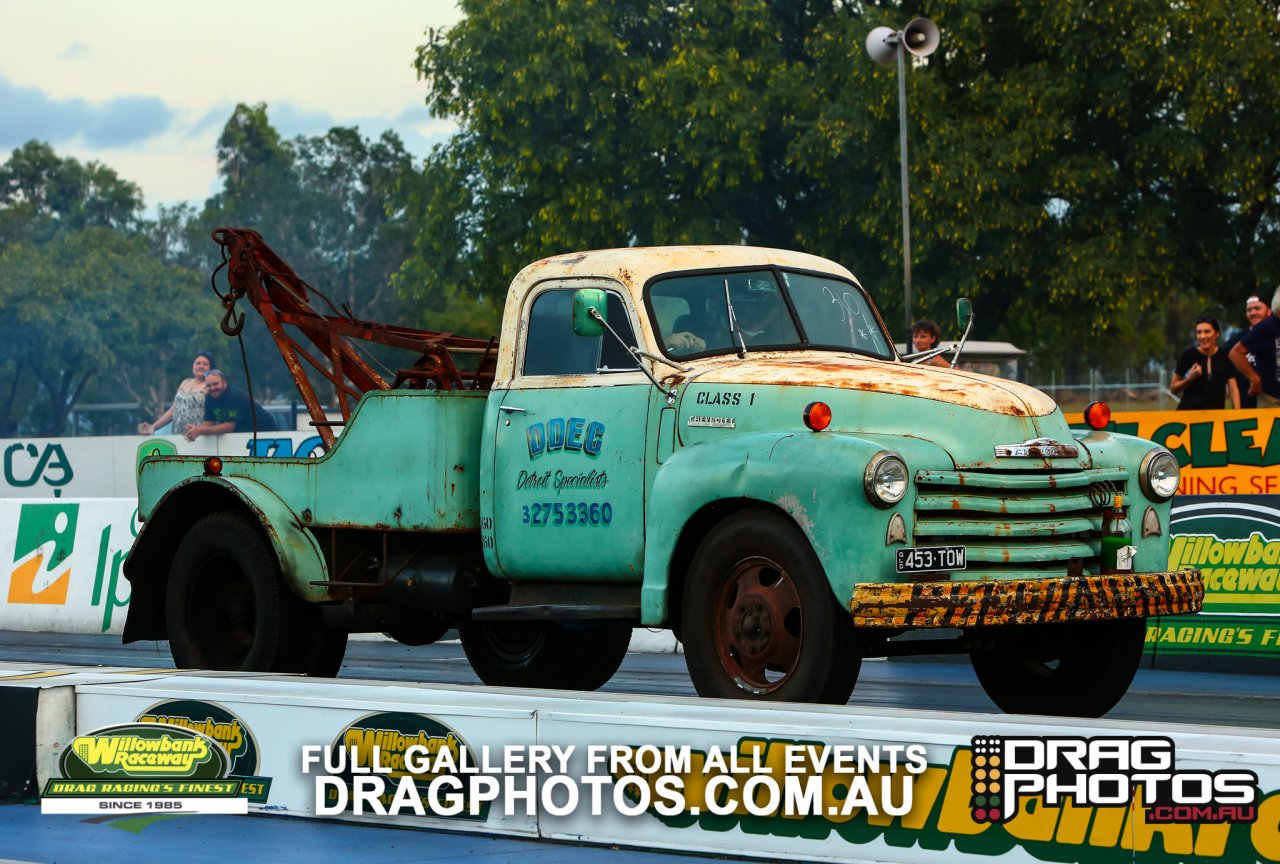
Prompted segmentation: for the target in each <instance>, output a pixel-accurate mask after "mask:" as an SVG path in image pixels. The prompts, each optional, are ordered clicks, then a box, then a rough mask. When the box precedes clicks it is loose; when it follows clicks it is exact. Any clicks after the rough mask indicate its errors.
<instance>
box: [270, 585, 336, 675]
mask: <svg viewBox="0 0 1280 864" xmlns="http://www.w3.org/2000/svg"><path fill="white" fill-rule="evenodd" d="M281 594H282V595H283V596H282V597H281V602H282V604H284V606H285V609H286V613H287V614H286V615H285V624H286V626H287V627H288V631H286V632H285V633H283V634H282V635H281V637H280V638H281V640H282V642H281V644H280V650H279V656H278V657H277V659H276V662H275V665H274V666H273V667H272V671H273V672H298V673H301V674H303V675H309V676H311V677H312V678H335V677H337V675H338V670H339V669H341V668H342V660H343V658H344V657H345V656H346V654H347V634H346V632H345V631H342V630H333V629H330V628H327V627H325V626H324V616H323V614H322V613H321V611H320V607H319V606H314V605H312V604H310V603H307V602H306V601H305V600H302V599H301V598H299V597H296V596H294V595H293V594H291V593H289V592H288V591H287V590H284V589H282V590H281Z"/></svg>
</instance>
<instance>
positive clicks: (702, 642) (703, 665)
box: [681, 511, 862, 705]
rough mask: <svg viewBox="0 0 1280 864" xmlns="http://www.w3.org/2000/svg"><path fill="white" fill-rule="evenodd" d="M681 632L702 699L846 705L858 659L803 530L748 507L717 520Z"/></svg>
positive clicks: (690, 584)
mask: <svg viewBox="0 0 1280 864" xmlns="http://www.w3.org/2000/svg"><path fill="white" fill-rule="evenodd" d="M681 634H682V636H683V638H684V646H685V662H686V664H687V665H688V667H689V677H690V678H692V679H693V686H694V687H695V688H696V689H697V691H698V694H699V695H701V696H714V697H720V698H739V699H761V700H779V701H788V702H826V703H832V704H839V705H843V704H844V703H845V702H847V701H849V694H850V693H852V692H853V686H854V684H855V682H856V681H857V679H858V672H859V670H860V669H861V666H862V657H861V655H860V654H859V652H858V650H857V645H856V640H855V638H854V628H853V622H852V620H851V619H850V617H849V613H848V611H847V610H845V609H842V608H841V607H840V604H839V603H837V602H836V599H835V597H834V596H833V595H832V593H831V588H830V586H829V585H828V583H827V579H826V576H825V575H824V573H823V570H822V564H821V563H820V562H819V561H818V558H817V556H816V555H815V554H814V552H813V549H812V548H811V547H810V545H809V542H808V540H807V539H806V538H805V536H804V535H803V534H802V533H801V532H800V529H799V528H797V527H796V525H795V524H794V523H793V522H792V521H791V520H789V519H787V518H786V517H784V516H782V515H780V514H777V513H768V512H763V511H754V512H746V513H740V514H738V515H736V516H732V517H730V518H729V519H727V520H725V521H724V522H722V523H720V524H719V525H717V526H716V527H715V528H714V529H712V531H711V532H710V533H709V534H708V535H707V537H706V539H705V540H703V541H702V544H701V545H700V546H699V547H698V551H697V553H696V554H695V555H694V557H693V563H692V565H691V567H690V571H689V578H688V580H687V582H686V583H685V589H684V596H683V599H682V607H681Z"/></svg>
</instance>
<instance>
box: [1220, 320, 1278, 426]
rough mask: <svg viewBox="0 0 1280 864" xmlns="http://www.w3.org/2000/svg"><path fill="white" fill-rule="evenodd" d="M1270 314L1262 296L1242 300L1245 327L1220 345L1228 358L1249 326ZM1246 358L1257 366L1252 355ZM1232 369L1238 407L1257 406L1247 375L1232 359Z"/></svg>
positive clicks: (1250, 363)
mask: <svg viewBox="0 0 1280 864" xmlns="http://www.w3.org/2000/svg"><path fill="white" fill-rule="evenodd" d="M1270 315H1271V307H1270V306H1268V305H1267V304H1266V301H1265V300H1263V299H1262V298H1260V297H1258V296H1256V295H1255V296H1252V297H1250V298H1249V299H1248V300H1245V301H1244V320H1245V321H1246V322H1247V323H1246V324H1245V328H1244V329H1243V330H1241V331H1240V332H1238V333H1236V335H1234V336H1232V337H1231V338H1230V339H1228V340H1227V341H1226V343H1225V344H1224V345H1223V346H1222V350H1223V351H1225V352H1226V353H1227V357H1228V359H1231V353H1232V351H1233V349H1234V348H1235V347H1236V345H1238V344H1239V343H1240V340H1241V339H1243V338H1244V337H1245V334H1246V333H1248V332H1249V330H1250V329H1251V328H1253V327H1256V326H1257V325H1258V322H1259V321H1261V320H1262V319H1263V318H1267V317H1269V316H1270ZM1248 360H1249V365H1250V366H1252V367H1253V368H1254V369H1257V368H1258V364H1257V363H1255V362H1254V357H1253V355H1252V354H1249V355H1248ZM1232 369H1233V370H1234V371H1235V377H1236V388H1237V389H1238V390H1239V391H1240V407H1241V408H1257V407H1258V397H1257V396H1250V395H1249V378H1248V376H1246V375H1245V374H1244V373H1243V372H1241V371H1240V370H1239V369H1235V361H1234V360H1232Z"/></svg>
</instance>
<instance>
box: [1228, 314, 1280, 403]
mask: <svg viewBox="0 0 1280 864" xmlns="http://www.w3.org/2000/svg"><path fill="white" fill-rule="evenodd" d="M1277 301H1280V289H1278V290H1277V291H1276V294H1275V296H1274V297H1272V298H1271V312H1272V314H1271V315H1267V316H1265V317H1264V318H1263V319H1262V320H1261V321H1259V322H1258V323H1257V324H1254V325H1253V327H1251V328H1249V332H1248V333H1246V334H1244V335H1243V336H1241V337H1240V341H1239V342H1237V343H1236V346H1235V347H1234V348H1232V349H1231V362H1232V363H1234V364H1235V366H1236V368H1237V369H1239V370H1240V374H1241V375H1243V376H1245V377H1246V378H1248V379H1249V395H1250V396H1257V397H1258V407H1259V408H1280V364H1278V363H1277V362H1276V352H1280V318H1277V317H1276V314H1277V313H1276V306H1277V305H1278V304H1277Z"/></svg>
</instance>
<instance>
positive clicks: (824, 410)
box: [804, 402, 831, 432]
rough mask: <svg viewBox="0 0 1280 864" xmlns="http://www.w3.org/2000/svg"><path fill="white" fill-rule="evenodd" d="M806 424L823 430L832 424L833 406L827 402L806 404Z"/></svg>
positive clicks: (815, 430) (818, 430) (817, 429)
mask: <svg viewBox="0 0 1280 864" xmlns="http://www.w3.org/2000/svg"><path fill="white" fill-rule="evenodd" d="M804 425H806V426H808V427H809V428H810V429H812V430H813V431H814V432H821V431H822V430H823V429H826V428H827V427H828V426H830V425H831V406H830V405H828V404H827V403H826V402H810V403H809V404H808V405H806V406H804Z"/></svg>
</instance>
